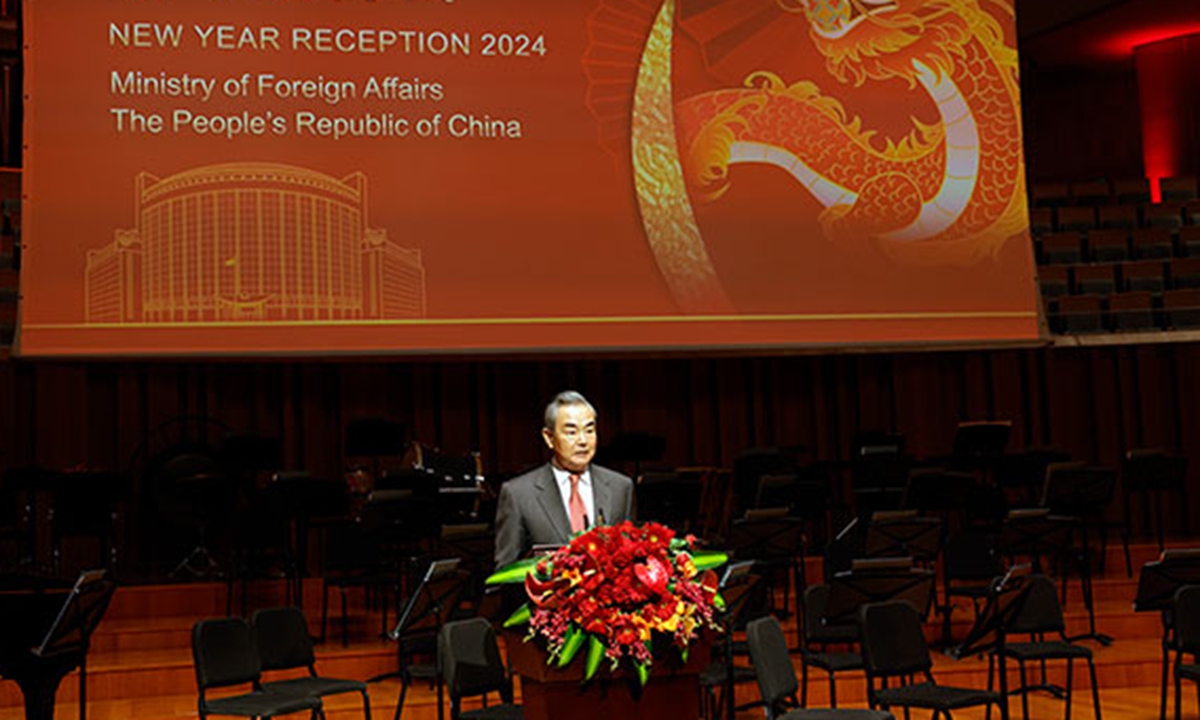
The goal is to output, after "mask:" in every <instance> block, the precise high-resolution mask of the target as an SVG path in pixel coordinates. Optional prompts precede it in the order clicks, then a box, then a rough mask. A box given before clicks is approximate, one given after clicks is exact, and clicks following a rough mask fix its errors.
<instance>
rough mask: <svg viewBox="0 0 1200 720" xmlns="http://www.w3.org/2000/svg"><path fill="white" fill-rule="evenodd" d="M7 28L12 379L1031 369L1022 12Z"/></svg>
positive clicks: (297, 4) (985, 8)
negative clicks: (13, 145) (148, 358)
mask: <svg viewBox="0 0 1200 720" xmlns="http://www.w3.org/2000/svg"><path fill="white" fill-rule="evenodd" d="M24 10H25V36H26V37H25V42H26V48H27V49H26V58H25V60H26V64H25V72H26V76H25V77H26V84H25V88H26V105H25V135H26V143H27V148H28V149H27V151H26V154H25V158H26V160H25V163H26V171H25V186H24V187H25V192H26V197H25V205H24V209H23V242H24V243H25V253H24V256H23V257H24V266H23V268H22V272H21V292H22V304H21V317H20V333H19V341H18V342H19V346H18V350H19V352H20V353H21V354H24V355H36V356H48V355H161V354H182V355H201V354H231V355H233V354H237V355H240V354H256V353H270V354H279V353H291V352H296V353H321V354H329V353H334V354H336V353H353V352H384V353H393V352H399V353H403V352H430V351H431V352H441V351H457V350H477V351H518V350H560V349H563V350H582V349H595V348H603V349H632V348H790V347H800V346H813V345H828V346H862V345H872V344H887V345H896V344H907V343H927V342H933V343H959V342H1007V341H1020V340H1032V339H1035V338H1037V337H1038V327H1039V326H1038V318H1037V312H1036V307H1037V304H1036V292H1035V285H1034V267H1033V261H1032V249H1031V245H1030V242H1029V238H1028V219H1027V210H1026V200H1025V186H1024V174H1025V167H1024V161H1023V157H1022V145H1021V128H1020V122H1019V119H1020V107H1019V93H1018V78H1017V55H1016V50H1015V39H1014V29H1015V22H1014V17H1013V8H1012V0H560V1H558V2H542V1H541V0H506V1H504V2H500V1H499V0H290V1H288V2H281V1H280V0H219V1H206V2H196V1H192V0H26V3H25V8H24Z"/></svg>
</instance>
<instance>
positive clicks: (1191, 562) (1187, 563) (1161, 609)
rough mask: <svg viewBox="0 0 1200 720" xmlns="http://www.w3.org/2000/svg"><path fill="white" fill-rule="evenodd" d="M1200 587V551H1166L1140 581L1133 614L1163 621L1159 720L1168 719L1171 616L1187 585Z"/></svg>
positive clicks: (1171, 638) (1143, 569)
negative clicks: (1155, 615) (1146, 614)
mask: <svg viewBox="0 0 1200 720" xmlns="http://www.w3.org/2000/svg"><path fill="white" fill-rule="evenodd" d="M1197 584H1200V549H1187V550H1164V551H1163V553H1162V555H1161V556H1160V557H1159V559H1158V560H1157V561H1156V562H1148V563H1146V564H1145V565H1143V566H1142V572H1141V575H1140V576H1139V577H1138V590H1137V597H1136V598H1135V599H1134V601H1133V611H1134V612H1151V611H1154V612H1158V613H1160V618H1161V619H1162V628H1163V634H1162V688H1161V693H1160V695H1159V705H1158V716H1159V720H1166V717H1167V675H1168V673H1169V672H1170V670H1169V667H1170V650H1171V645H1172V644H1173V640H1174V638H1173V634H1174V628H1175V623H1174V619H1173V616H1172V612H1173V609H1174V605H1175V592H1176V591H1177V590H1179V588H1181V587H1183V586H1184V585H1197Z"/></svg>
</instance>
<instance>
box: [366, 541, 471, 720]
mask: <svg viewBox="0 0 1200 720" xmlns="http://www.w3.org/2000/svg"><path fill="white" fill-rule="evenodd" d="M458 565H459V559H458V558H450V559H446V560H434V561H433V562H431V563H429V569H428V570H426V572H425V576H424V577H423V578H422V579H421V584H420V585H419V586H418V587H417V589H416V591H415V592H413V594H412V596H411V597H410V598H409V600H408V603H406V604H405V606H404V610H403V611H402V612H401V613H400V619H399V620H398V621H397V622H396V627H395V628H394V629H393V630H392V631H391V632H390V633H388V636H389V637H390V638H391V639H392V640H395V641H396V647H397V655H398V657H399V662H400V666H399V668H398V669H397V670H395V671H393V672H390V673H384V674H383V675H376V676H375V677H373V678H369V679H368V680H367V682H378V681H380V680H385V679H389V678H400V698H399V700H398V702H397V704H396V716H395V720H400V713H401V711H402V710H403V709H404V699H405V696H406V695H408V686H409V685H411V684H412V681H413V680H414V679H417V678H423V679H428V680H432V681H434V682H435V683H436V685H437V705H438V720H442V719H443V718H444V717H445V708H444V707H443V705H444V703H443V701H442V698H443V695H444V688H443V685H442V673H441V671H440V669H439V668H438V665H437V663H436V661H435V662H434V664H433V665H411V664H409V663H408V661H407V658H406V656H405V647H404V641H405V640H406V639H412V638H413V636H414V635H419V636H422V637H424V638H426V639H427V638H429V637H432V639H433V645H434V648H435V650H434V652H435V653H436V647H437V635H438V633H439V632H441V629H442V626H443V625H445V624H446V622H447V621H448V620H449V619H450V615H451V614H452V613H453V612H454V610H455V609H457V608H458V601H459V598H460V597H461V595H462V592H463V588H464V586H465V583H466V577H465V574H464V573H462V572H461V571H460V570H459V569H458Z"/></svg>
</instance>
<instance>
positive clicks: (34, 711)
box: [12, 570, 116, 720]
mask: <svg viewBox="0 0 1200 720" xmlns="http://www.w3.org/2000/svg"><path fill="white" fill-rule="evenodd" d="M106 575H107V571H105V570H85V571H84V572H82V573H80V575H79V579H78V580H76V581H75V585H74V587H72V588H71V592H70V594H68V595H67V598H66V600H64V601H63V605H62V608H61V609H60V610H59V611H58V615H57V616H56V617H55V618H54V622H52V623H51V624H50V628H49V629H48V630H47V631H46V634H45V635H44V636H43V637H42V641H41V642H40V643H38V645H37V646H36V647H34V648H33V656H34V657H35V658H37V660H36V661H35V662H34V663H32V664H29V665H26V667H25V672H23V673H21V674H19V675H18V676H16V677H12V679H13V680H15V681H16V682H17V684H18V685H20V687H21V693H22V695H24V698H25V717H26V718H28V719H29V720H54V701H55V694H56V693H57V690H58V686H59V683H61V682H62V679H63V677H64V676H66V674H67V673H69V672H70V671H71V669H72V668H74V667H75V666H76V664H78V667H79V719H80V720H86V718H87V652H88V646H89V643H90V642H91V637H92V633H93V632H94V631H95V629H96V626H97V625H99V624H100V619H101V618H103V617H104V612H105V611H106V610H107V609H108V604H109V601H111V600H112V596H113V592H115V590H116V585H115V584H114V583H112V582H111V581H109V580H108V579H107V578H106Z"/></svg>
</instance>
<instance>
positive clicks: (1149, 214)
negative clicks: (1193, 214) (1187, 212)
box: [1142, 202, 1183, 232]
mask: <svg viewBox="0 0 1200 720" xmlns="http://www.w3.org/2000/svg"><path fill="white" fill-rule="evenodd" d="M1142 218H1143V220H1142V224H1143V226H1145V227H1151V228H1164V229H1166V230H1170V231H1171V232H1175V231H1176V230H1178V229H1179V228H1180V226H1182V225H1183V205H1182V204H1180V203H1169V202H1163V203H1154V204H1153V205H1143V206H1142Z"/></svg>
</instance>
